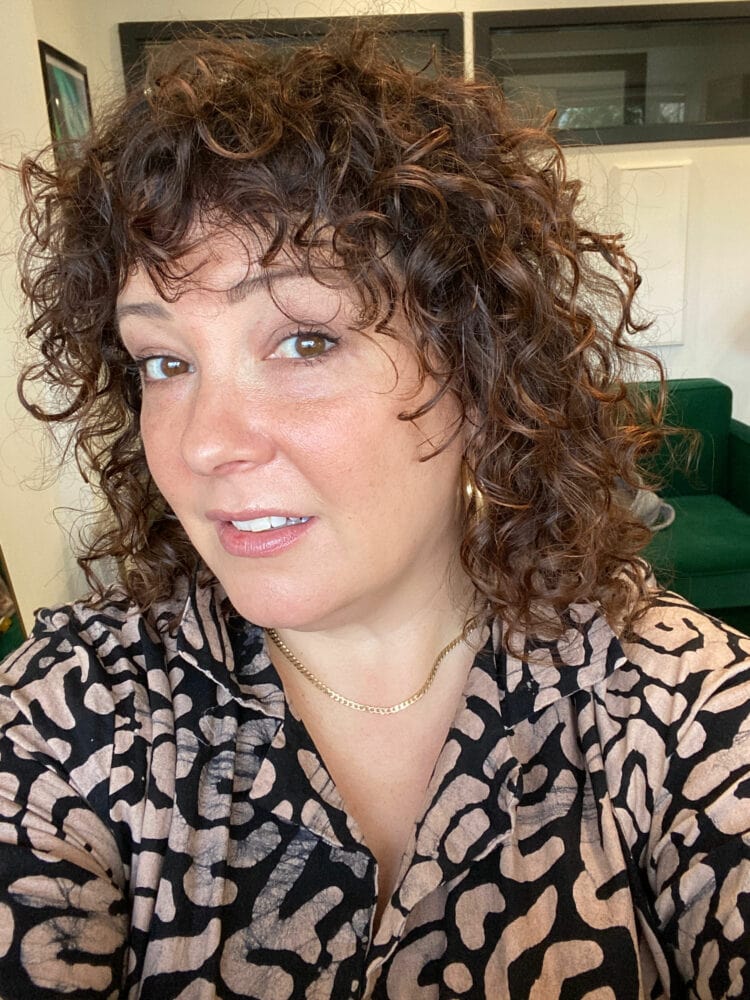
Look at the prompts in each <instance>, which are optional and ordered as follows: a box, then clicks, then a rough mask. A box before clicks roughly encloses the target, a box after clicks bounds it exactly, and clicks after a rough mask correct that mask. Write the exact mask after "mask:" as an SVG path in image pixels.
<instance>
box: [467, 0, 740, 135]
mask: <svg viewBox="0 0 750 1000" xmlns="http://www.w3.org/2000/svg"><path fill="white" fill-rule="evenodd" d="M665 26H668V27H670V28H671V29H672V33H673V34H678V33H679V31H680V30H681V29H685V30H692V29H693V28H694V27H696V26H697V27H698V28H699V29H700V32H701V37H702V38H703V39H706V40H707V39H708V37H709V34H710V32H712V31H713V30H714V29H716V31H717V33H718V32H721V34H722V37H723V36H725V35H726V36H727V37H729V36H731V37H732V38H733V39H735V40H736V37H737V32H740V31H741V32H743V33H746V34H747V38H748V50H749V51H750V2H746V0H743V2H734V0H733V2H719V3H705V2H704V3H679V4H643V5H640V4H639V5H632V6H631V5H621V4H612V5H609V6H606V7H586V8H579V7H576V8H567V9H560V8H557V7H555V8H552V7H550V8H545V9H542V10H512V11H491V12H482V13H475V14H473V29H474V31H473V33H474V63H475V66H476V67H477V68H478V69H480V70H485V71H488V72H489V73H490V74H491V75H493V76H494V77H495V78H497V79H499V80H500V81H501V83H506V82H507V81H509V80H511V79H512V80H514V85H513V86H512V87H509V88H508V89H509V91H514V92H515V93H516V94H520V93H521V92H522V90H523V86H524V80H529V79H530V78H531V77H536V81H535V82H536V83H537V84H538V83H539V78H540V76H541V75H542V74H543V75H544V78H545V81H546V80H549V81H550V89H553V90H554V86H555V83H554V81H555V79H556V78H557V80H558V81H559V80H562V81H567V82H568V83H570V81H571V78H572V76H573V75H574V74H576V73H578V74H580V76H581V79H583V78H584V75H585V74H591V72H592V71H595V67H596V62H597V60H600V62H599V65H600V66H601V67H602V68H604V67H605V65H606V63H607V62H609V63H610V64H611V66H612V69H613V70H615V69H620V70H622V83H621V88H622V120H621V121H613V122H607V123H605V124H601V123H595V124H591V126H590V127H587V122H586V120H585V115H580V116H578V121H576V116H569V120H570V121H572V123H573V124H572V125H570V126H568V125H567V124H566V121H565V120H563V121H562V122H558V124H557V125H556V127H555V136H556V138H557V139H558V140H559V141H560V142H562V143H565V144H574V145H608V144H615V143H632V142H668V141H677V140H686V139H718V138H730V137H735V136H747V135H750V73H748V74H745V73H739V74H737V73H731V72H727V75H726V77H724V78H722V79H708V78H707V79H706V80H705V97H704V102H703V108H704V114H705V119H704V120H680V113H681V105H680V102H681V101H682V102H684V100H685V97H684V93H681V88H680V86H679V84H678V83H675V85H674V86H672V85H670V84H669V83H664V81H660V82H659V84H658V85H656V84H654V85H653V86H651V90H649V86H650V83H649V80H648V79H647V66H648V63H649V59H650V57H651V56H652V50H651V49H648V48H646V49H645V50H644V51H643V52H633V51H630V50H628V49H627V46H626V45H625V44H619V43H620V40H621V39H622V38H623V36H624V32H623V30H622V29H626V30H627V29H632V28H638V29H641V28H642V29H645V34H644V37H646V36H647V34H648V31H649V29H656V28H664V27H665ZM580 29H588V30H587V31H586V34H588V35H589V36H590V37H592V38H596V37H598V38H600V39H601V48H599V49H597V48H596V47H595V46H588V47H587V46H585V45H584V44H582V38H583V37H584V32H582V31H581V30H580ZM653 37H655V36H653ZM717 37H718V34H717ZM500 41H502V58H498V57H497V49H498V48H499V44H498V43H499V42H500ZM706 44H707V42H706ZM534 45H538V46H539V48H540V49H541V48H543V50H544V51H543V52H530V51H529V49H530V48H531V49H533V47H534ZM654 45H656V43H654ZM655 51H657V49H656V47H654V49H653V52H655ZM628 62H629V65H628ZM715 62H716V63H717V65H721V61H715ZM749 62H750V60H749ZM749 69H750V66H749ZM719 75H720V74H719V73H717V76H719ZM506 85H507V84H506ZM655 94H656V95H657V96H658V98H659V101H660V104H659V106H660V108H661V107H663V108H664V109H666V110H665V112H664V119H665V120H660V121H658V122H652V121H649V120H647V117H646V106H647V102H648V101H649V100H653V99H654V95H655ZM615 98H617V99H618V100H619V95H614V96H613V99H612V100H613V107H614V103H616V100H615ZM530 99H531V95H530V93H529V94H527V97H526V100H527V102H528V101H529V100H530ZM527 107H528V103H527ZM683 108H684V103H683ZM537 110H539V111H541V110H542V109H541V108H539V109H537ZM547 110H549V108H547ZM683 114H684V111H683ZM712 115H713V117H712Z"/></svg>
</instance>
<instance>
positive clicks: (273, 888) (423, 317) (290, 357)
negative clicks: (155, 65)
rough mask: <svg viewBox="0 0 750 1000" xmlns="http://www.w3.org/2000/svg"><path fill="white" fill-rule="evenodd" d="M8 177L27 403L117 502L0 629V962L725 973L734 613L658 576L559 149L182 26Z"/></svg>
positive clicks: (143, 985) (8, 987)
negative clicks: (50, 602)
mask: <svg viewBox="0 0 750 1000" xmlns="http://www.w3.org/2000/svg"><path fill="white" fill-rule="evenodd" d="M23 177H24V181H25V185H26V192H27V197H28V206H29V207H28V210H27V219H26V221H27V225H28V227H29V231H30V233H31V238H30V242H29V244H28V246H27V259H26V260H27V269H26V277H25V289H26V292H27V294H28V295H29V298H30V300H31V302H32V306H33V309H34V319H33V322H32V324H31V326H30V328H29V331H28V335H29V337H30V339H31V340H32V342H34V343H37V344H38V345H39V348H40V350H41V355H40V360H39V362H38V363H37V364H36V365H35V366H34V367H32V368H31V369H29V370H28V371H27V372H26V373H25V380H24V382H23V393H24V399H25V400H26V403H27V405H28V406H29V408H30V409H31V410H32V411H33V412H34V413H35V414H36V415H37V416H39V417H40V418H41V419H44V420H48V421H64V422H70V423H71V424H72V426H73V435H74V442H75V447H76V451H77V455H78V457H79V461H80V462H81V465H82V467H83V468H84V469H85V470H86V471H87V475H88V477H89V479H90V480H91V481H92V482H94V483H95V484H96V485H97V486H98V488H99V489H100V490H101V492H102V494H103V497H104V499H105V500H106V503H107V505H108V507H109V509H110V512H111V516H110V519H109V521H108V522H107V523H106V524H105V525H103V526H101V527H100V530H99V532H98V534H97V535H96V537H94V538H93V539H92V540H91V541H90V544H89V546H88V550H87V552H86V553H85V554H84V556H83V560H82V562H83V565H84V566H86V567H87V568H88V569H89V572H90V581H91V583H92V585H93V586H94V588H95V596H94V597H92V598H89V599H88V600H86V601H84V602H80V603H78V604H74V605H72V606H71V607H67V608H58V609H54V610H51V611H44V612H42V613H41V614H40V616H39V621H38V624H37V627H36V631H35V634H34V636H33V637H32V639H31V640H30V641H29V643H28V644H27V645H26V646H25V647H24V648H23V649H22V650H21V651H20V652H19V653H18V654H17V655H16V656H15V657H14V658H13V659H11V660H10V661H8V662H7V663H6V665H5V671H4V687H3V691H2V695H3V701H2V717H3V733H4V737H3V742H2V744H0V751H1V752H2V768H1V769H0V771H1V772H2V778H0V788H1V790H2V800H1V801H2V813H3V816H4V817H5V821H4V824H3V827H2V839H3V849H2V851H1V852H0V870H1V871H2V879H1V881H0V884H1V886H2V888H1V890H0V892H1V896H0V905H2V928H3V937H2V949H1V950H2V951H3V956H4V957H3V958H2V960H0V984H1V986H0V992H2V994H3V995H12V996H23V997H29V998H31V997H34V998H37V997H38V998H45V997H58V996H61V995H70V994H72V995H75V996H81V997H112V996H123V997H136V996H139V997H158V998H164V1000H166V998H177V997H179V998H180V1000H196V998H201V1000H203V998H208V997H222V998H228V1000H230V998H231V1000H234V998H238V997H255V998H264V1000H265V998H268V1000H282V998H289V997H315V998H323V997H333V998H348V997H388V998H412V997H415V998H416V997H436V998H437V997H485V996H486V997H512V998H514V1000H515V998H522V997H523V998H527V997H534V998H541V997H543V998H550V997H558V996H565V997H584V996H586V997H589V998H593V997H597V998H604V997H616V998H625V997H628V998H630V997H639V996H642V997H646V996H648V997H673V996H682V995H687V996H698V997H705V998H708V997H716V996H741V995H745V993H747V991H748V990H749V989H750V967H747V963H746V959H747V944H746V937H745V932H744V927H745V924H746V921H747V919H748V910H749V909H750V902H749V901H750V844H749V843H748V831H750V804H749V802H748V799H749V798H750V790H749V789H750V785H749V784H748V774H749V772H750V758H749V755H748V753H747V752H746V751H745V752H744V753H743V752H742V749H743V746H746V743H745V744H743V736H744V735H746V734H747V732H748V722H747V716H748V711H747V703H748V700H749V698H750V645H749V644H748V640H746V639H745V638H743V637H742V636H740V635H739V634H738V633H736V632H734V631H732V630H730V629H727V628H725V627H723V626H721V625H720V624H719V623H717V622H716V621H714V620H712V619H709V618H706V617H705V616H703V615H702V614H701V613H700V612H698V611H696V610H695V609H694V608H692V607H690V606H688V605H687V604H686V603H685V602H684V601H682V600H681V599H680V598H678V597H675V596H673V595H669V594H664V593H656V592H654V591H652V590H651V589H650V587H649V583H648V580H647V574H646V573H645V572H644V568H643V564H642V563H641V561H640V559H639V556H638V552H639V550H640V548H641V547H642V546H643V544H644V543H645V541H646V540H647V538H648V533H647V532H646V531H645V530H644V529H643V528H642V526H640V525H639V524H638V523H636V522H635V521H634V519H633V518H632V516H630V514H629V512H628V510H627V508H626V507H625V506H624V504H623V500H622V496H621V495H620V494H618V493H617V492H616V490H615V487H614V484H615V482H616V481H618V480H619V481H622V482H625V483H626V484H629V485H630V486H635V485H636V483H637V472H636V460H637V458H638V455H639V454H640V453H641V452H642V451H643V450H644V449H645V448H646V447H648V446H650V445H651V444H653V442H654V441H655V440H657V439H658V431H657V429H656V428H655V427H654V426H653V425H650V426H645V427H642V426H641V425H639V423H638V421H637V419H636V416H635V410H634V403H633V402H632V401H629V400H628V398H627V396H626V394H625V391H624V389H623V382H622V379H623V377H624V376H625V375H626V374H627V364H628V362H629V360H630V358H631V357H634V356H635V355H636V354H637V352H636V351H634V349H633V348H632V347H629V346H627V343H626V337H627V334H628V333H629V332H630V331H632V330H633V329H634V323H633V321H632V319H631V316H630V305H631V300H632V296H633V293H634V290H635V287H636V284H637V273H636V271H635V269H634V268H633V266H632V264H631V262H630V260H629V258H628V257H627V255H626V254H625V252H624V250H623V248H622V247H621V246H620V244H619V242H618V240H617V239H616V238H614V237H607V236H602V235H599V234H596V233H593V232H590V231H588V230H586V229H585V228H583V227H581V226H580V225H579V224H578V223H577V222H576V220H575V216H574V209H575V203H576V199H577V194H578V187H577V185H576V184H575V183H574V182H571V181H569V180H567V179H566V176H565V170H564V165H563V162H562V158H561V155H560V152H559V150H558V149H557V147H556V146H555V144H554V142H553V141H552V140H551V139H550V138H549V137H548V136H547V135H546V133H545V132H544V131H535V130H529V129H524V128H521V127H519V126H518V125H517V124H516V123H515V122H514V121H513V120H512V118H511V117H510V116H509V114H508V111H507V109H506V108H505V106H504V104H503V101H502V98H501V96H500V95H499V94H498V93H497V92H496V91H495V90H494V89H493V88H492V86H490V85H488V84H484V83H469V82H466V81H463V80H460V79H453V78H450V77H446V76H440V75H438V76H437V77H436V78H428V77H427V76H426V75H422V74H417V75H414V74H411V73H409V72H407V71H406V70H404V69H403V68H401V67H400V66H398V65H396V64H395V63H393V62H392V61H389V60H388V59H386V58H385V57H384V56H383V55H382V54H381V53H380V52H379V49H378V45H377V43H376V42H375V41H373V39H372V38H370V37H368V36H362V35H354V36H352V37H349V38H343V39H342V38H330V39H328V40H327V41H326V42H325V43H323V44H322V45H321V46H319V47H316V48H305V49H300V50H297V51H294V52H291V53H287V54H279V53H277V52H274V51H267V50H264V49H256V48H248V49H245V48H244V47H240V46H239V45H234V44H232V45H222V44H220V43H215V42H209V41H206V42H203V43H199V44H198V45H196V46H187V47H186V46H183V47H178V48H177V49H172V50H171V51H170V52H169V53H168V54H167V56H166V57H165V60H164V62H163V64H162V67H161V70H160V75H159V77H158V78H157V79H152V80H151V81H150V83H149V84H148V85H147V87H146V89H145V90H144V92H143V93H139V94H135V95H133V96H132V97H131V98H129V99H128V100H127V101H126V102H125V103H124V104H123V105H122V106H121V107H118V108H115V109H114V110H113V112H112V114H111V116H110V118H109V119H108V120H107V121H106V122H105V123H104V124H103V125H102V126H101V128H100V130H99V132H98V133H97V135H96V136H95V137H94V138H93V139H92V141H91V143H90V145H89V147H88V148H87V149H86V150H85V151H83V152H82V153H81V156H80V158H79V159H78V160H77V161H75V162H73V163H71V164H67V163H66V165H65V166H64V167H62V168H61V170H60V171H59V173H57V174H53V173H51V172H48V171H47V170H46V169H45V168H44V167H43V166H41V165H40V164H39V163H38V162H37V163H34V162H27V163H26V164H25V166H24V168H23ZM592 258H593V263H589V260H590V259H592ZM597 261H598V263H597ZM605 264H606V265H609V267H610V272H609V274H610V275H611V276H608V275H607V274H606V273H604V272H605ZM613 303H614V308H613ZM605 317H608V319H607V318H605ZM613 317H615V318H614V319H613ZM35 384H40V385H42V386H46V385H49V384H52V385H53V386H55V387H56V391H55V393H53V394H52V397H51V398H50V396H49V395H44V394H43V393H42V394H37V395H36V396H33V397H32V390H33V389H34V386H35ZM104 557H109V558H110V559H114V560H115V561H116V563H117V566H118V568H119V576H120V583H119V585H118V586H117V587H115V588H112V589H110V590H107V589H106V588H104V587H102V586H101V585H100V584H99V583H98V581H97V578H96V576H95V575H94V570H93V565H94V561H95V560H97V559H101V558H104Z"/></svg>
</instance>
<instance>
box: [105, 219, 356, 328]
mask: <svg viewBox="0 0 750 1000" xmlns="http://www.w3.org/2000/svg"><path fill="white" fill-rule="evenodd" d="M265 253H266V248H265V247H264V245H263V244H262V243H261V241H260V240H259V239H258V238H257V237H256V236H255V234H254V233H252V232H251V231H246V232H237V231H231V230H230V231H225V230H219V231H211V232H208V233H201V232H196V233H195V234H194V238H193V246H192V248H191V249H190V250H189V251H188V252H187V253H185V254H184V255H183V256H182V257H181V258H180V259H179V260H178V261H176V262H175V265H174V267H173V269H172V270H173V273H172V275H171V276H170V278H169V279H168V280H167V281H164V282H160V281H159V279H158V278H157V279H154V278H152V276H151V274H150V273H149V271H148V269H147V268H146V267H145V266H144V265H143V264H139V265H137V266H136V267H135V268H133V270H132V271H131V273H130V274H129V276H128V278H127V280H126V281H125V284H124V286H123V288H122V290H121V292H120V294H119V296H118V300H117V306H118V316H119V315H121V314H123V313H127V311H128V308H129V306H130V305H131V304H132V303H133V302H139V301H145V302H148V301H151V302H157V301H161V302H182V306H183V308H187V307H189V305H190V304H191V303H195V302H196V301H198V300H201V301H206V300H214V301H216V300H217V296H218V299H220V300H221V301H224V302H226V303H227V304H229V305H234V304H235V303H237V302H240V301H242V300H244V299H246V298H248V297H251V296H253V295H257V294H261V295H267V296H269V297H272V298H273V299H274V300H275V301H277V303H278V304H279V305H280V307H282V308H284V309H286V308H289V307H290V306H304V304H305V303H306V302H310V303H312V304H315V303H318V302H342V301H344V302H346V303H347V304H348V306H350V307H351V308H353V309H354V311H356V306H357V305H358V304H359V305H361V302H362V299H361V295H360V294H359V290H358V288H357V287H356V285H355V284H354V283H353V282H352V280H351V278H350V277H349V275H348V273H347V272H346V271H345V269H344V268H343V266H342V265H341V264H340V263H337V262H335V260H334V254H333V249H332V247H331V248H329V250H328V252H326V251H325V249H322V250H320V251H316V257H315V259H307V258H303V257H301V256H300V255H299V254H296V255H295V254H293V253H292V252H291V251H290V250H289V249H288V248H282V249H281V250H279V251H278V252H277V253H276V254H275V255H274V256H273V258H272V259H271V260H266V259H264V257H265Z"/></svg>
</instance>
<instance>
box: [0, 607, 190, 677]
mask: <svg viewBox="0 0 750 1000" xmlns="http://www.w3.org/2000/svg"><path fill="white" fill-rule="evenodd" d="M180 606H181V605H180V603H179V601H177V600H173V601H170V602H166V603H165V604H162V605H160V606H158V607H157V608H155V609H153V610H152V611H151V612H149V613H148V614H144V612H143V611H141V610H140V609H139V608H138V606H137V605H136V604H134V603H133V602H132V601H131V600H130V599H129V598H128V597H127V596H125V595H124V594H123V593H121V592H119V591H115V590H113V591H112V592H110V593H109V594H108V595H107V598H106V600H102V601H96V602H94V601H90V600H81V601H76V602H73V603H71V604H67V605H60V606H57V607H53V608H42V609H41V610H39V611H37V613H36V620H35V623H34V627H33V629H32V631H31V635H30V636H29V638H28V640H27V641H26V642H25V643H24V644H23V645H22V646H21V647H20V648H19V649H18V650H16V651H15V652H14V653H13V654H11V655H10V656H9V657H8V658H7V659H6V660H5V661H4V662H3V664H2V665H1V666H0V685H8V684H16V683H18V682H19V681H21V680H22V678H23V677H24V676H28V675H29V674H36V675H37V676H40V675H48V674H50V673H51V672H60V671H62V672H65V671H66V670H74V669H78V670H84V668H85V667H86V666H87V665H88V666H91V665H92V664H94V663H96V664H98V665H99V668H100V669H101V671H103V672H104V673H110V674H114V673H120V672H123V671H124V672H128V671H130V672H137V671H138V670H139V669H140V668H142V667H144V666H146V659H147V658H148V655H149V653H153V652H154V651H156V650H157V649H158V648H159V647H165V646H167V645H168V643H169V619H171V618H173V617H174V616H175V614H176V613H179V609H180ZM84 673H85V674H86V673H88V671H87V670H84ZM84 679H85V678H84Z"/></svg>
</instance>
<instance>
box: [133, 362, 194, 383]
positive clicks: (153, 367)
mask: <svg viewBox="0 0 750 1000" xmlns="http://www.w3.org/2000/svg"><path fill="white" fill-rule="evenodd" d="M139 364H140V368H141V371H142V372H143V378H144V381H146V382H163V381H164V380H165V379H168V378H174V376H175V375H185V374H188V373H189V372H191V371H192V370H193V369H192V365H190V364H188V362H187V361H181V360H180V358H170V357H165V356H160V357H159V356H157V357H153V358H144V359H143V360H142V361H141V362H139Z"/></svg>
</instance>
